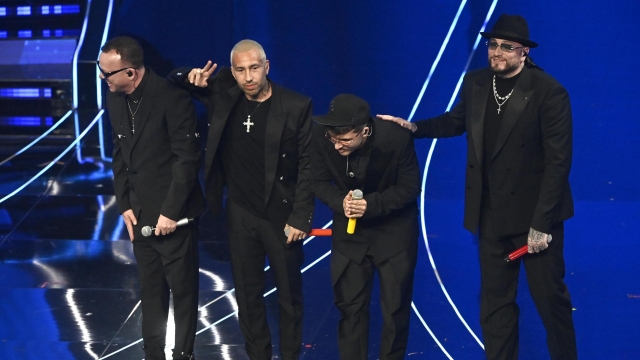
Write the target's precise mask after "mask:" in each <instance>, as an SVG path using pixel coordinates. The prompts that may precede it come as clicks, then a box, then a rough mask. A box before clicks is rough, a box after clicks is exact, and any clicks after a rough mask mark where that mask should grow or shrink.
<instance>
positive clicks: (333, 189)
mask: <svg viewBox="0 0 640 360" xmlns="http://www.w3.org/2000/svg"><path fill="white" fill-rule="evenodd" d="M314 121H315V124H314V125H313V128H312V151H311V186H312V188H313V190H314V192H315V195H316V197H317V198H318V199H320V201H322V202H323V203H325V204H326V205H327V206H329V208H330V209H331V210H332V211H333V214H334V215H333V237H332V245H331V251H332V253H331V280H332V284H333V294H334V303H335V305H336V307H337V308H338V310H339V311H340V313H341V318H340V322H339V325H338V347H339V351H340V358H341V359H343V360H365V359H367V358H368V357H367V347H368V338H369V303H370V300H371V288H372V286H373V278H374V273H375V272H377V273H378V278H379V282H380V303H381V309H382V317H383V327H382V328H383V330H382V338H381V342H380V356H379V359H381V360H392V359H403V358H404V356H405V350H406V347H407V339H408V336H409V318H410V315H411V297H412V294H413V271H414V269H415V265H416V258H417V243H418V206H417V203H416V198H417V196H418V195H419V194H420V168H419V166H418V161H417V158H416V154H415V151H414V148H413V138H412V136H411V132H410V131H407V130H406V129H402V128H400V127H398V126H396V125H395V124H392V123H389V122H385V121H382V120H380V119H373V118H371V116H370V114H369V104H368V103H367V102H366V101H364V100H363V99H361V98H359V97H357V96H355V95H351V94H341V95H338V96H336V97H335V98H334V99H333V101H332V102H331V106H330V109H329V113H328V114H326V115H322V116H317V117H315V118H314ZM355 189H358V190H359V191H354V190H355ZM358 193H360V194H359V195H360V196H358ZM349 219H357V222H356V223H355V225H356V226H355V229H354V230H355V231H353V233H352V234H349V233H348V232H347V227H348V223H349ZM352 222H353V220H352Z"/></svg>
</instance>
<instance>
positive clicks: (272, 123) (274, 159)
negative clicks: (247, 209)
mask: <svg viewBox="0 0 640 360" xmlns="http://www.w3.org/2000/svg"><path fill="white" fill-rule="evenodd" d="M271 85H272V86H273V90H272V91H273V92H272V94H271V108H270V110H269V117H268V118H267V130H266V134H265V140H264V154H265V155H264V160H265V163H264V174H265V179H264V185H265V195H264V200H265V203H267V202H268V201H269V196H271V188H272V187H273V182H274V180H275V178H276V172H277V170H278V161H279V157H280V139H281V138H282V131H283V129H284V125H285V123H286V121H287V117H286V113H285V111H284V108H283V106H282V98H281V96H280V95H281V94H280V89H279V88H278V86H277V85H275V84H273V83H271ZM283 155H284V154H283Z"/></svg>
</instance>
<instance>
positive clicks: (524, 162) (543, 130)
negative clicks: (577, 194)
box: [414, 67, 573, 235]
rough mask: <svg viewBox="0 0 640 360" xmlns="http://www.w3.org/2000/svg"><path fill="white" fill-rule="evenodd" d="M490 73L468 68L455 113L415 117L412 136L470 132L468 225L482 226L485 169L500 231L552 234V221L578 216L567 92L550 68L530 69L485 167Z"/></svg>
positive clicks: (509, 106) (509, 105) (514, 95)
mask: <svg viewBox="0 0 640 360" xmlns="http://www.w3.org/2000/svg"><path fill="white" fill-rule="evenodd" d="M492 76H493V73H492V72H491V70H490V69H489V68H485V69H481V70H476V71H474V72H470V73H468V74H467V75H466V76H465V78H464V82H463V85H462V93H461V95H460V101H459V102H458V104H457V105H456V106H455V107H454V108H453V110H452V111H451V112H448V113H445V114H443V115H441V116H438V117H435V118H432V119H427V120H422V121H418V122H416V124H417V126H418V130H417V131H416V132H415V134H414V136H415V137H435V138H440V137H450V136H456V135H461V134H463V133H464V132H465V131H466V132H467V172H466V191H465V213H464V226H465V228H466V229H467V230H469V231H471V232H476V230H477V228H478V223H479V218H480V211H481V209H480V207H481V204H480V202H481V196H482V169H483V167H488V169H487V170H488V171H489V191H490V196H491V204H492V211H493V214H494V224H495V226H496V229H495V230H496V233H497V234H498V235H509V234H517V233H522V232H527V231H529V228H533V229H535V230H538V231H542V232H543V233H550V232H551V227H552V226H553V224H555V223H558V222H561V221H564V220H566V219H568V218H570V217H572V216H573V199H572V197H571V189H570V187H569V171H570V168H571V156H572V119H571V104H570V102H569V95H568V94H567V91H566V90H565V89H564V87H562V85H560V84H559V83H558V82H557V81H556V80H555V79H554V78H552V77H551V76H549V75H547V74H546V73H545V72H543V71H541V70H539V69H535V68H527V67H525V68H524V69H523V70H522V73H521V74H520V76H519V78H518V80H517V82H516V85H515V88H514V89H513V93H512V95H511V98H510V99H509V101H508V102H507V105H506V108H505V113H504V118H503V123H502V126H501V128H500V131H499V133H498V136H497V138H496V144H495V148H494V149H492V152H491V154H492V156H491V162H490V163H489V164H483V151H484V149H483V146H484V144H483V136H484V118H485V108H486V105H487V98H488V97H489V96H491V95H490V94H491V93H490V92H491V91H492Z"/></svg>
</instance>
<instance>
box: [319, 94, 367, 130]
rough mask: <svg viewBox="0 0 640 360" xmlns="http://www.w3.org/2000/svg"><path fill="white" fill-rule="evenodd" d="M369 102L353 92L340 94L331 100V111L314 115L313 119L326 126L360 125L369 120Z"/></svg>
mask: <svg viewBox="0 0 640 360" xmlns="http://www.w3.org/2000/svg"><path fill="white" fill-rule="evenodd" d="M370 118H371V115H370V113H369V103H368V102H366V101H365V100H363V99H361V98H359V97H357V96H355V95H353V94H340V95H338V96H336V97H334V98H333V100H331V104H330V105H329V113H328V114H325V115H318V116H314V117H313V121H315V122H317V123H318V124H320V125H326V126H332V127H337V126H348V125H352V126H358V125H364V124H366V123H367V122H369V119H370Z"/></svg>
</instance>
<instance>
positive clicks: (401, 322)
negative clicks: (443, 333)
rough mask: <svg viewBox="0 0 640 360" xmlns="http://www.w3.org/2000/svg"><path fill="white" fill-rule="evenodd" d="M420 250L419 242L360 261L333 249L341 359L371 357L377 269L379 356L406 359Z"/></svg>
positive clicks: (381, 357) (383, 359)
mask: <svg viewBox="0 0 640 360" xmlns="http://www.w3.org/2000/svg"><path fill="white" fill-rule="evenodd" d="M390 240H391V239H390ZM417 253H418V251H417V243H416V244H415V246H412V247H410V248H409V249H407V250H405V251H403V252H401V253H399V254H397V255H395V256H393V257H391V258H389V259H387V260H384V261H382V262H379V261H376V259H375V258H374V257H373V256H371V255H370V254H367V256H365V258H364V260H363V261H362V263H361V264H358V263H356V262H354V261H351V260H350V259H349V258H347V257H346V256H344V255H342V254H340V253H339V252H336V251H333V252H332V253H331V278H332V282H333V297H334V303H335V305H336V307H337V308H338V310H340V315H341V317H340V322H339V324H338V348H339V351H340V359H342V360H366V359H368V347H369V304H370V302H371V288H372V286H373V280H374V272H375V271H377V272H378V277H379V280H380V303H381V304H380V307H381V310H382V319H383V325H382V334H381V340H380V356H379V359H380V360H401V359H404V356H405V351H406V348H407V341H408V338H409V319H410V317H411V299H412V297H413V272H414V269H415V267H416V260H417Z"/></svg>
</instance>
